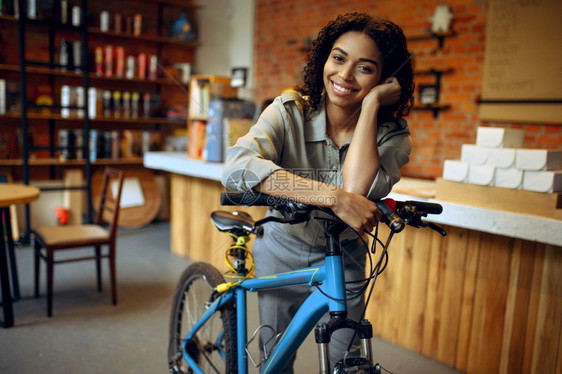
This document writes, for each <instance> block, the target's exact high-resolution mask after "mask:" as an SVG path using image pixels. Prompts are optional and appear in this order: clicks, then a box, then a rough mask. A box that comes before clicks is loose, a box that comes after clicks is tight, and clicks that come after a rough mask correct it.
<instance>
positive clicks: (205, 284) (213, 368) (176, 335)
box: [168, 262, 238, 374]
mask: <svg viewBox="0 0 562 374" xmlns="http://www.w3.org/2000/svg"><path fill="white" fill-rule="evenodd" d="M221 283H224V277H223V276H222V275H221V273H220V272H219V271H218V270H217V269H216V268H214V267H213V266H212V265H210V264H207V263H204V262H196V263H194V264H192V265H190V266H189V267H188V268H187V269H185V271H184V272H183V274H182V276H181V278H180V281H179V284H178V288H177V289H176V292H175V294H174V302H173V305H172V315H171V318H170V339H169V346H168V359H169V366H170V373H178V374H180V373H193V370H192V369H191V368H190V367H189V366H188V365H187V363H186V362H185V360H184V359H183V352H182V343H183V342H184V339H185V337H186V335H187V333H188V332H189V331H191V329H192V328H193V326H194V325H195V323H196V322H197V321H198V320H199V319H200V318H201V316H202V315H203V313H204V312H205V311H206V310H207V309H208V307H209V306H210V305H211V304H212V302H213V301H214V300H215V298H216V296H217V295H216V293H215V291H214V289H215V287H216V286H217V285H219V284H221ZM185 350H186V351H187V353H188V354H189V356H190V357H192V358H193V359H194V360H195V361H196V362H197V365H198V366H199V368H201V370H203V372H204V373H206V374H207V373H221V374H222V373H236V372H237V369H238V367H237V366H238V365H237V359H236V352H237V348H236V310H235V306H234V305H227V306H224V307H222V308H221V309H220V310H219V311H218V312H216V313H215V314H214V315H213V316H212V317H211V318H210V320H208V321H207V322H206V323H205V324H204V325H203V326H202V327H201V328H200V329H199V331H198V332H197V334H196V335H195V337H194V338H193V339H191V340H190V341H188V342H185Z"/></svg>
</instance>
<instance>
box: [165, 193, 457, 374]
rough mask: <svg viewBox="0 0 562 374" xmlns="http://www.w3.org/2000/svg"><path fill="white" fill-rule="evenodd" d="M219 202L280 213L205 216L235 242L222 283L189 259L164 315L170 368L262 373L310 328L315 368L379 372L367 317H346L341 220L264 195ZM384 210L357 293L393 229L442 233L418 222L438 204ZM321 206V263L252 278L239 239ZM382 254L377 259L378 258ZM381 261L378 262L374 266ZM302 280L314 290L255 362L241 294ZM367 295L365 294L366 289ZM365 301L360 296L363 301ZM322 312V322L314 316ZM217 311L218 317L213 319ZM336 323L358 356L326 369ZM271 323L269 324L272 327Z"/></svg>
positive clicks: (386, 205) (278, 365) (376, 270)
mask: <svg viewBox="0 0 562 374" xmlns="http://www.w3.org/2000/svg"><path fill="white" fill-rule="evenodd" d="M221 204H222V205H245V206H250V205H265V206H269V207H273V208H274V209H276V210H278V211H279V212H281V216H282V217H278V216H273V215H269V216H266V217H264V218H262V219H260V220H257V221H254V220H253V219H252V217H251V216H250V215H249V214H247V213H245V212H234V213H231V212H225V211H220V210H219V211H215V212H213V213H212V214H211V221H212V223H213V224H214V226H215V227H216V228H217V229H218V230H219V231H221V232H225V233H228V234H229V235H231V236H232V238H233V240H234V243H233V245H232V246H231V247H230V248H229V249H228V250H227V259H228V263H229V267H230V270H231V271H230V274H229V276H230V277H232V278H233V280H232V281H229V282H227V281H226V280H225V277H224V276H223V274H221V273H220V272H219V271H218V270H217V269H216V268H215V267H213V266H212V265H210V264H208V263H204V262H196V263H193V264H192V265H190V266H189V267H188V268H187V269H186V270H185V271H184V273H183V274H182V276H181V277H180V280H179V285H178V287H177V289H176V292H175V295H174V302H173V306H172V314H171V318H170V341H169V348H168V359H169V361H168V363H169V371H170V373H171V374H181V373H238V374H245V373H247V372H248V359H250V361H251V362H252V364H253V365H254V366H255V367H258V366H260V365H261V371H260V372H261V373H278V372H280V371H281V370H282V368H283V366H284V365H285V363H286V362H287V360H288V359H289V358H290V357H292V355H293V354H295V353H296V351H297V349H298V348H299V347H300V345H301V344H302V343H303V341H304V340H305V339H306V337H307V336H308V334H309V333H310V332H311V331H312V329H313V328H314V326H316V327H315V340H316V343H317V344H318V348H319V349H318V352H319V367H320V373H322V374H328V373H380V372H381V366H380V365H379V364H378V363H374V362H373V355H372V348H371V338H372V335H373V333H372V326H371V324H370V323H369V322H368V321H367V320H366V319H361V320H360V321H354V320H351V319H349V318H348V317H347V309H346V297H347V296H346V283H345V279H344V272H343V261H342V252H341V249H340V246H339V235H340V233H341V232H342V231H343V230H344V229H345V228H346V227H347V225H346V224H345V223H344V222H343V221H341V220H340V219H338V218H337V217H336V216H335V215H334V214H333V213H332V212H331V210H329V209H326V208H321V207H316V206H309V205H305V204H302V203H298V202H294V201H290V200H284V199H279V198H275V197H272V196H269V195H264V194H253V193H247V192H245V193H238V192H225V193H222V194H221ZM376 204H377V206H378V208H379V210H381V212H382V213H383V219H382V222H384V223H386V224H387V225H388V227H389V228H390V233H389V235H388V238H387V240H386V243H382V241H381V240H379V239H378V227H377V228H376V229H375V235H374V239H375V240H373V246H376V245H377V243H379V244H380V245H381V246H382V250H381V252H380V256H379V258H378V260H377V261H376V263H375V266H374V267H373V265H372V264H373V263H371V269H370V276H369V277H367V278H366V279H365V285H364V287H362V289H363V292H365V291H366V289H367V288H368V287H367V285H368V284H369V283H370V282H371V281H372V283H371V291H372V286H373V285H374V282H375V281H376V277H377V276H378V275H379V274H380V273H381V272H382V271H383V270H384V268H385V267H386V262H387V261H388V252H387V250H388V246H389V244H390V241H391V239H392V237H393V235H394V234H395V233H399V232H400V231H402V230H403V229H404V227H405V226H406V225H409V226H412V227H416V228H420V227H429V228H431V229H433V230H435V231H437V232H439V233H440V234H441V235H443V236H445V235H446V232H445V231H444V230H443V229H442V228H441V227H439V226H437V225H435V224H433V223H431V222H426V221H424V220H422V218H423V217H426V216H427V215H428V214H440V213H441V212H442V207H441V205H439V204H434V203H428V202H420V201H403V202H399V201H396V202H395V201H393V200H391V199H385V200H379V201H377V202H376ZM315 209H316V210H320V211H322V212H324V213H327V214H328V215H329V216H331V217H332V218H329V219H323V221H324V226H325V232H326V238H327V240H326V256H325V259H326V260H325V263H324V264H323V265H321V266H317V267H310V268H305V269H295V270H294V271H292V272H288V273H282V274H275V275H271V276H267V277H261V278H252V277H251V275H252V271H253V269H252V266H253V264H252V262H251V254H250V253H249V251H248V249H247V246H246V243H247V242H248V241H249V238H250V235H252V234H253V235H260V234H261V232H262V230H263V229H262V225H264V224H267V223H268V222H272V221H274V222H280V223H285V224H294V223H299V222H304V221H307V220H309V219H311V212H312V211H313V210H315ZM384 259H386V261H385V262H384V265H383V260H384ZM381 267H382V268H381ZM302 284H308V285H313V286H315V287H316V289H315V290H314V291H313V292H312V293H311V294H310V296H308V298H307V299H306V300H305V301H304V303H303V304H302V305H301V306H300V308H299V309H298V311H297V313H296V314H295V316H294V318H293V320H292V321H291V323H290V324H289V327H288V328H287V330H286V331H285V332H283V333H282V334H279V335H276V337H275V341H274V342H273V348H272V349H271V350H269V351H266V352H265V353H264V358H263V360H262V361H259V362H256V360H254V358H253V357H252V356H251V354H250V351H249V349H248V346H249V345H250V343H251V342H252V341H253V340H254V339H255V338H256V336H258V335H259V334H261V330H262V329H264V328H270V327H269V326H259V327H258V328H257V330H256V331H255V332H254V334H253V335H252V337H251V339H250V340H249V341H248V334H247V319H246V307H247V305H246V300H247V299H246V297H247V292H259V291H261V290H267V289H272V288H276V287H283V286H294V285H302ZM369 295H370V293H369ZM367 303H368V299H367V300H366V301H365V305H367ZM326 313H329V316H330V320H329V322H321V323H319V321H320V319H321V318H322V317H323V316H324V315H325V314H326ZM219 317H220V318H219ZM342 328H349V329H352V330H354V331H355V333H354V334H355V335H354V338H355V336H356V337H357V338H358V339H359V341H360V347H361V349H360V352H361V354H360V357H355V358H347V357H344V358H342V360H340V361H339V362H338V363H337V364H336V365H335V367H334V368H333V371H331V370H332V369H331V368H330V362H329V342H330V337H331V334H332V333H333V332H334V331H336V330H338V329H342ZM271 329H272V328H271Z"/></svg>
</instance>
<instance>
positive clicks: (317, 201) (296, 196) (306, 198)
mask: <svg viewBox="0 0 562 374" xmlns="http://www.w3.org/2000/svg"><path fill="white" fill-rule="evenodd" d="M254 189H255V190H256V191H258V192H262V193H265V194H268V195H271V196H275V197H279V198H287V199H291V200H294V201H297V202H300V203H303V204H308V205H316V206H323V207H328V208H332V207H333V206H334V205H335V204H336V201H337V196H338V195H339V193H340V192H341V190H340V189H339V188H337V187H335V186H332V185H329V184H327V183H322V182H319V181H316V180H313V179H307V178H303V177H301V176H298V175H296V174H293V173H291V172H289V171H287V170H283V169H280V170H277V171H275V172H274V173H272V174H271V175H269V176H268V177H267V178H266V179H264V180H263V181H262V182H261V183H260V184H258V185H257V186H256V187H254Z"/></svg>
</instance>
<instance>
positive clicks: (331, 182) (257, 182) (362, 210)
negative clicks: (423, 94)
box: [222, 13, 414, 372]
mask: <svg viewBox="0 0 562 374" xmlns="http://www.w3.org/2000/svg"><path fill="white" fill-rule="evenodd" d="M308 57H309V61H308V63H307V66H306V67H305V70H304V84H303V85H302V86H301V87H297V88H296V89H295V90H294V91H289V92H285V93H283V94H282V95H281V96H279V97H277V98H276V99H275V100H274V101H273V103H272V104H271V105H269V106H268V107H267V108H266V109H265V110H264V111H263V113H262V114H261V116H260V118H259V119H258V121H257V122H256V124H254V126H252V128H251V129H250V131H249V133H248V134H247V135H245V136H243V137H241V138H240V139H238V141H237V143H236V144H235V145H234V146H233V147H231V148H229V149H228V150H227V154H226V162H225V167H224V169H223V175H222V182H223V184H224V185H225V186H226V187H227V188H228V189H231V190H238V191H250V190H254V191H258V192H263V193H266V194H269V195H272V196H275V197H283V198H288V199H291V200H295V201H299V202H302V203H305V204H308V205H316V206H323V207H328V208H331V209H332V211H333V212H334V213H335V214H336V215H337V216H338V217H339V218H341V219H342V220H343V221H345V222H346V223H348V224H349V226H351V227H352V228H353V230H347V231H345V232H344V233H343V234H342V235H341V239H342V245H345V248H346V253H347V255H348V256H349V257H350V258H349V259H348V261H345V263H346V266H347V267H346V270H345V271H346V277H348V278H349V279H353V276H356V277H357V276H362V275H363V274H365V269H364V266H365V254H366V252H365V248H364V247H363V245H362V242H361V240H360V237H359V236H360V235H362V234H363V233H365V232H370V231H372V230H373V228H374V227H375V226H376V225H377V224H378V221H379V220H380V219H381V212H380V211H379V209H378V208H377V206H376V204H375V202H374V201H376V200H378V199H381V198H382V197H384V196H386V195H387V194H388V193H389V192H390V190H391V188H392V186H393V185H394V184H395V183H396V182H398V180H399V179H400V169H401V168H402V167H403V166H404V165H406V164H407V163H408V161H409V155H410V152H411V147H412V141H411V138H410V133H409V130H408V125H407V124H406V121H405V120H404V119H403V118H402V117H403V116H404V115H406V114H408V112H409V110H410V108H411V106H412V105H413V100H414V99H413V89H414V84H413V71H412V66H411V63H410V54H409V52H408V50H407V48H406V39H405V37H404V34H403V33H402V30H401V29H400V28H399V27H398V26H396V25H395V24H394V23H392V22H390V21H386V20H378V19H376V18H373V17H371V16H369V15H368V14H363V13H351V14H346V15H341V16H338V17H337V19H335V20H333V21H332V22H330V23H329V24H328V25H326V27H324V28H323V29H322V30H321V31H320V32H319V34H318V38H317V39H316V40H315V41H314V42H313V44H312V49H311V51H310V53H309V56H308ZM241 171H244V172H241ZM247 171H251V172H252V173H247ZM250 174H251V175H252V178H246V177H245V176H246V175H250ZM233 175H236V176H237V178H231V176H233ZM271 214H278V213H271ZM320 214H321V213H318V215H320ZM323 233H324V230H323V227H322V223H321V221H320V220H311V221H309V222H306V223H301V224H294V225H276V224H274V223H272V224H271V225H269V226H268V227H265V231H264V234H263V236H262V237H261V238H258V239H257V240H256V242H255V244H254V246H253V252H254V258H255V264H256V273H257V275H258V276H265V275H269V274H273V273H281V272H288V271H291V270H293V269H296V268H301V267H306V266H316V265H317V264H319V263H321V262H322V261H323V260H324V249H325V240H326V239H325V238H324V234H323ZM279 238H284V239H283V240H279ZM288 243H293V244H294V243H298V245H292V246H290V245H289V244H288ZM343 243H345V244H343ZM295 248H299V250H298V251H297V252H295V251H294V249H295ZM308 293H309V291H308V289H305V290H302V289H291V290H283V293H282V294H280V293H278V292H263V293H260V296H259V297H260V316H261V324H266V325H270V326H273V327H274V328H275V330H276V331H277V333H282V332H283V331H284V330H285V328H286V327H287V324H288V322H289V321H290V320H291V318H292V315H293V312H294V311H295V310H297V309H298V306H299V305H300V304H301V303H302V301H303V300H304V299H305V298H306V297H307V296H308ZM348 307H349V310H348V311H349V315H350V317H351V318H353V319H359V318H360V316H361V312H362V310H363V301H362V300H361V298H356V299H354V300H352V301H350V302H349V303H348ZM266 335H267V334H262V336H261V338H263V339H264V340H263V341H264V342H265V341H268V338H269V337H268V336H266ZM343 335H345V334H342V336H339V337H338V338H333V339H332V343H331V347H330V353H331V354H333V357H334V358H335V357H341V356H342V352H344V351H345V349H346V348H347V346H348V343H349V340H350V339H351V336H343ZM352 354H353V352H352ZM333 364H334V363H332V365H333ZM291 366H292V361H291V362H289V363H288V365H287V370H288V371H287V372H292V371H291Z"/></svg>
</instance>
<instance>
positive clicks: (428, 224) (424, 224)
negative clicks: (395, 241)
mask: <svg viewBox="0 0 562 374" xmlns="http://www.w3.org/2000/svg"><path fill="white" fill-rule="evenodd" d="M416 218H417V219H416V223H413V222H408V224H409V225H410V226H413V227H429V228H430V229H432V230H433V231H437V232H438V233H439V234H441V236H447V231H445V229H443V228H442V227H440V226H437V225H436V224H435V223H433V222H424V221H422V220H421V218H420V217H416Z"/></svg>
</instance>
